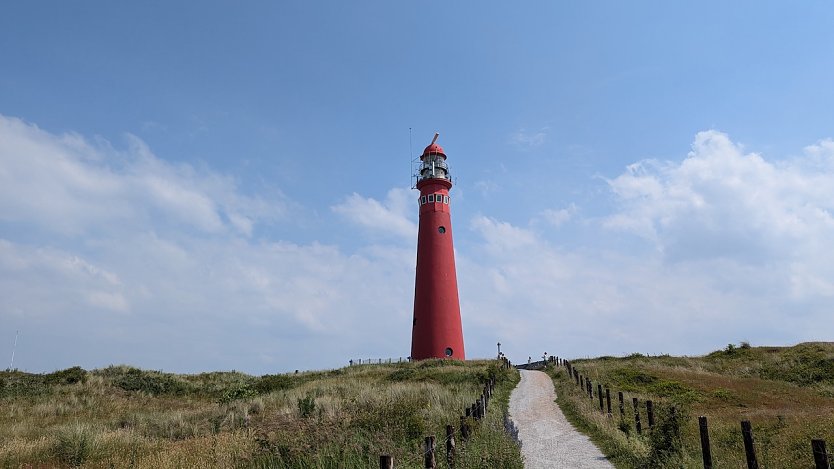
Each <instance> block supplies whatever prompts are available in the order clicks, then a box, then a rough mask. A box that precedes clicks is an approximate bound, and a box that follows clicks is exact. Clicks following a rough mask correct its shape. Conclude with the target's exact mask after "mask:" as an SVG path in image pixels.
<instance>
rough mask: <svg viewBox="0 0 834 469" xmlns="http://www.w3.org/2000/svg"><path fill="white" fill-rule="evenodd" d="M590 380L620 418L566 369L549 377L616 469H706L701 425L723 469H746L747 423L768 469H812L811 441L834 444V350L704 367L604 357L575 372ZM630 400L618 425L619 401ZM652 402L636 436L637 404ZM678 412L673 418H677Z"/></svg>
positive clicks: (775, 352) (739, 352)
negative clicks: (605, 391) (620, 397)
mask: <svg viewBox="0 0 834 469" xmlns="http://www.w3.org/2000/svg"><path fill="white" fill-rule="evenodd" d="M571 363H572V364H573V365H574V366H575V367H576V368H577V369H578V370H579V371H580V373H582V374H583V376H585V377H588V378H590V379H591V380H592V382H593V383H594V390H596V385H597V384H600V383H601V384H602V385H603V388H605V387H608V388H610V389H611V394H612V401H613V402H612V404H613V413H614V415H613V416H612V417H611V418H609V417H608V416H607V415H605V414H602V413H600V411H599V403H598V401H597V398H596V396H594V399H593V400H591V399H588V397H587V394H585V393H582V392H580V390H579V389H578V387H577V386H576V385H575V384H574V381H573V380H572V379H568V376H567V372H566V371H565V370H564V369H563V368H554V369H552V370H551V371H550V373H551V375H552V376H553V378H554V383H555V384H556V386H557V395H558V396H559V397H558V402H559V405H560V406H561V407H562V409H563V410H564V411H565V414H566V415H567V416H568V418H569V419H570V420H571V421H572V422H574V423H575V424H576V425H578V426H579V427H580V428H581V429H583V430H584V431H585V432H586V433H588V434H589V435H591V437H592V438H593V439H594V440H595V441H596V442H597V443H598V444H599V445H600V447H601V448H602V449H603V451H604V452H605V453H606V455H608V456H609V457H610V458H611V460H612V462H613V463H614V464H615V465H616V466H617V467H624V468H628V467H702V466H701V447H700V440H699V430H698V422H697V418H696V417H697V416H699V415H705V416H707V418H708V419H709V431H710V438H711V443H712V454H713V461H714V463H715V464H716V466H717V467H744V464H745V463H744V457H745V456H744V447H743V442H742V438H741V431H740V421H741V420H750V421H751V423H752V425H753V431H754V436H755V439H756V444H757V450H758V455H759V462H760V463H761V464H762V465H763V466H764V467H780V468H791V467H810V466H811V465H812V463H813V459H812V456H811V452H810V440H811V439H812V438H821V439H826V440H828V441H834V430H832V429H831V422H832V421H834V392H832V390H834V344H831V343H805V344H799V345H796V346H793V347H752V346H750V345H749V344H747V343H742V344H740V345H738V346H736V345H729V346H727V347H726V348H725V349H723V350H719V351H716V352H713V353H710V354H708V355H706V356H704V357H671V356H668V355H664V356H659V357H646V356H643V355H640V354H632V355H629V356H627V357H623V358H614V357H601V358H598V359H590V360H575V361H573V362H571ZM618 391H622V392H624V394H625V395H626V398H625V399H626V405H625V414H624V416H623V417H620V412H619V407H618V403H617V401H616V398H617V392H618ZM632 397H637V398H638V400H639V402H640V403H645V401H646V400H653V401H654V403H655V408H656V415H657V416H656V419H657V422H656V425H655V427H654V429H652V430H651V431H649V430H648V425H647V422H646V408H645V405H644V404H643V405H641V414H642V426H643V434H642V435H637V434H636V432H635V422H634V411H633V407H632V403H631V398H632ZM672 407H674V408H675V409H676V411H675V413H672V412H671V408H672Z"/></svg>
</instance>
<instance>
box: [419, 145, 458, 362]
mask: <svg viewBox="0 0 834 469" xmlns="http://www.w3.org/2000/svg"><path fill="white" fill-rule="evenodd" d="M437 137H438V134H434V139H433V140H432V141H431V145H429V146H427V147H426V149H425V150H423V155H422V156H420V167H419V172H418V174H417V189H418V190H419V191H420V198H419V202H420V228H419V231H418V234H417V278H416V281H415V285H414V324H413V329H412V331H411V357H412V358H413V359H415V360H423V359H426V358H453V359H457V360H463V359H465V357H466V354H465V353H464V350H463V328H462V327H461V323H460V303H459V301H458V280H457V275H456V274H455V251H454V248H453V245H452V218H451V210H450V209H449V207H450V206H451V201H450V199H449V189H451V188H452V179H451V177H450V176H449V167H448V166H447V165H446V154H445V153H444V152H443V148H441V147H440V145H438V144H437V143H435V142H436V141H437Z"/></svg>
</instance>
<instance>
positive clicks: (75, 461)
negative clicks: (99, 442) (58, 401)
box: [52, 423, 96, 467]
mask: <svg viewBox="0 0 834 469" xmlns="http://www.w3.org/2000/svg"><path fill="white" fill-rule="evenodd" d="M95 444H96V438H95V434H94V433H93V432H92V430H90V428H89V427H86V426H84V425H81V424H79V423H76V424H74V425H72V426H70V427H68V428H65V429H64V430H62V431H61V432H59V433H58V435H57V438H56V441H55V444H54V445H53V447H52V453H53V455H54V456H55V458H56V459H57V460H58V461H60V462H61V463H63V464H67V465H69V466H73V467H76V466H80V465H82V464H84V462H85V461H87V459H88V458H89V457H90V455H91V454H92V453H93V450H94V447H95Z"/></svg>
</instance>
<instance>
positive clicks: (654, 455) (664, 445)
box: [644, 407, 684, 468]
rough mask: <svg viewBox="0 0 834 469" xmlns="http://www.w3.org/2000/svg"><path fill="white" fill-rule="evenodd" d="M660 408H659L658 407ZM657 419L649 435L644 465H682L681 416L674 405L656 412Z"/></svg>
mask: <svg viewBox="0 0 834 469" xmlns="http://www.w3.org/2000/svg"><path fill="white" fill-rule="evenodd" d="M658 410H660V409H658ZM658 414H659V415H658V417H659V418H658V420H657V423H656V424H655V427H654V429H653V430H652V433H651V436H650V437H649V455H648V457H647V459H646V462H645V464H644V467H647V468H650V467H657V468H664V467H683V464H681V458H682V455H683V438H681V425H682V422H683V420H684V419H683V417H682V415H681V412H678V411H677V410H676V409H675V408H674V407H671V408H669V409H666V410H665V411H661V412H658Z"/></svg>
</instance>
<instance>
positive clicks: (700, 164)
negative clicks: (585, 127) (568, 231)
mask: <svg viewBox="0 0 834 469" xmlns="http://www.w3.org/2000/svg"><path fill="white" fill-rule="evenodd" d="M824 148H825V143H824V142H823V144H822V145H820V146H814V147H809V149H808V150H807V151H808V152H809V154H812V155H814V154H816V155H817V156H819V155H821V154H823V150H824ZM609 185H610V187H611V189H612V190H613V191H614V193H615V194H616V195H617V197H618V200H619V203H620V204H621V209H620V210H619V211H618V212H616V213H614V214H613V215H611V216H610V217H608V219H607V220H606V221H605V226H607V227H608V228H612V229H619V230H625V231H630V232H633V233H635V234H637V235H639V236H642V237H645V238H647V239H651V240H653V241H654V242H656V243H657V247H658V248H659V249H660V250H661V251H662V252H664V254H665V255H666V257H667V259H669V260H672V261H675V260H687V259H712V258H729V259H733V260H736V261H739V262H746V263H754V264H756V263H761V262H763V261H770V260H773V259H779V258H787V259H797V256H798V257H799V258H805V256H809V257H807V258H805V260H806V261H812V260H813V258H814V257H817V256H819V253H817V252H816V251H817V249H818V248H822V246H824V242H823V240H824V239H825V238H827V237H829V236H831V235H834V219H832V217H831V213H832V210H834V167H831V168H829V169H828V170H827V171H821V170H820V169H819V168H817V169H815V170H809V168H808V167H807V166H806V165H805V164H804V162H802V161H793V162H791V161H780V162H771V161H767V160H765V159H764V158H763V157H762V156H760V155H758V154H755V153H745V152H744V151H743V149H742V148H741V147H740V146H739V145H736V144H734V143H733V142H732V141H730V139H729V137H727V135H725V134H722V133H719V132H715V131H707V132H701V133H699V134H698V135H697V136H696V138H695V142H694V144H693V146H692V151H691V152H690V153H689V155H688V156H687V158H686V159H685V160H683V161H682V162H681V163H679V164H678V163H658V162H656V161H643V162H640V163H636V164H634V165H631V166H629V167H628V169H627V172H626V173H624V174H622V175H620V176H618V177H617V178H615V179H613V180H610V181H609ZM807 247H813V249H811V250H808V249H806V248H807ZM823 251H825V250H823Z"/></svg>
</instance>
